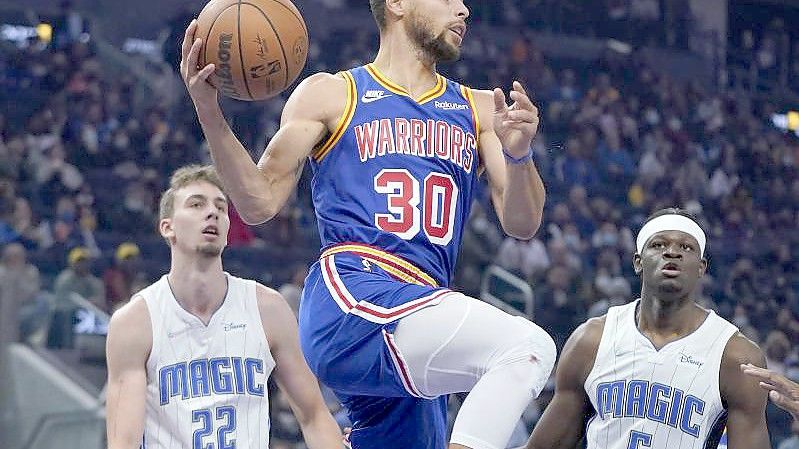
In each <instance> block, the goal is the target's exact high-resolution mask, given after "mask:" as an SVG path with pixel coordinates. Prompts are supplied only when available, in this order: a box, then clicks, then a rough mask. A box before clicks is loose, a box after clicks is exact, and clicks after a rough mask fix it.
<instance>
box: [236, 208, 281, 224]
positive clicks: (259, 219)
mask: <svg viewBox="0 0 799 449" xmlns="http://www.w3.org/2000/svg"><path fill="white" fill-rule="evenodd" d="M238 212H239V216H240V217H241V220H242V221H243V222H244V223H245V224H248V225H250V226H256V225H259V224H262V223H266V222H267V221H269V220H271V219H273V218H275V215H277V210H275V209H274V208H272V207H268V206H258V207H247V208H242V209H241V210H239V211H238Z"/></svg>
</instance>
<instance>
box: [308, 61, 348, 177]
mask: <svg viewBox="0 0 799 449" xmlns="http://www.w3.org/2000/svg"><path fill="white" fill-rule="evenodd" d="M339 75H340V76H341V77H342V78H344V80H345V81H346V82H347V103H346V105H345V106H344V113H343V114H341V118H339V120H338V124H337V125H336V129H335V131H333V133H332V134H330V137H329V138H328V139H327V141H326V142H325V143H324V144H323V145H322V146H321V147H319V149H318V150H316V152H315V153H314V154H313V155H312V157H313V159H314V160H315V161H316V162H320V161H321V160H322V159H324V157H325V156H327V154H328V153H329V152H330V150H331V149H332V148H333V147H334V146H335V145H336V143H338V141H339V140H340V139H341V136H343V135H344V132H345V131H346V130H347V127H348V126H349V125H350V122H351V121H352V117H353V115H355V106H356V104H357V97H358V95H357V93H356V90H355V79H353V77H352V74H351V73H350V72H339Z"/></svg>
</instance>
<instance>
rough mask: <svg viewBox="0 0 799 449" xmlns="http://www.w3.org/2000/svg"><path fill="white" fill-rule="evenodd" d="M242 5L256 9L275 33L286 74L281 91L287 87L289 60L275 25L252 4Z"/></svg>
mask: <svg viewBox="0 0 799 449" xmlns="http://www.w3.org/2000/svg"><path fill="white" fill-rule="evenodd" d="M239 1H241V0H239ZM244 4H245V5H250V6H252V7H253V8H255V9H257V10H258V12H260V13H261V15H262V16H264V19H266V21H267V22H269V26H270V27H272V31H273V32H274V33H275V38H276V39H277V44H278V45H279V46H280V53H282V54H283V66H284V67H285V72H286V79H285V81H283V89H285V88H286V87H288V85H289V64H288V62H289V60H288V58H287V57H286V49H285V48H283V41H282V40H281V39H280V33H278V32H277V28H275V24H273V23H272V20H271V19H270V18H269V17H268V16H267V15H266V13H265V12H264V11H263V10H262V9H261V8H260V7H258V6H257V5H254V4H252V3H249V2H246V3H244ZM242 62H244V61H242ZM242 67H243V65H242Z"/></svg>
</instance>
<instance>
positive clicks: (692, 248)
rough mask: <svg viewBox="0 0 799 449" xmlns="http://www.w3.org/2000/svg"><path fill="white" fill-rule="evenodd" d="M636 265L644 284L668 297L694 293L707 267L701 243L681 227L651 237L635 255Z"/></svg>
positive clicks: (634, 262) (634, 263) (634, 261)
mask: <svg viewBox="0 0 799 449" xmlns="http://www.w3.org/2000/svg"><path fill="white" fill-rule="evenodd" d="M633 265H634V267H635V271H636V273H638V274H642V276H643V284H644V288H646V289H649V290H650V291H651V292H654V293H657V294H661V295H664V297H669V296H672V297H683V296H686V295H688V294H690V293H692V292H693V291H694V288H695V287H696V284H697V282H699V279H700V278H701V277H702V276H704V274H705V269H706V268H707V262H706V261H705V260H704V259H703V258H702V255H701V254H700V249H699V243H698V242H697V241H696V239H695V238H694V237H693V236H691V235H690V234H688V233H685V232H681V231H663V232H658V233H657V234H655V235H653V236H652V237H650V239H649V240H648V241H647V242H646V244H645V245H644V248H643V250H642V251H641V254H636V255H635V259H634V260H633Z"/></svg>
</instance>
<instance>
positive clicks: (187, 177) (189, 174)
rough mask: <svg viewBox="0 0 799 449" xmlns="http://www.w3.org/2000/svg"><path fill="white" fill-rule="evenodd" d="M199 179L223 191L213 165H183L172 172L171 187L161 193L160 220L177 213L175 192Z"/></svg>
mask: <svg viewBox="0 0 799 449" xmlns="http://www.w3.org/2000/svg"><path fill="white" fill-rule="evenodd" d="M197 181H205V182H207V183H209V184H213V185H215V186H216V187H219V190H221V191H222V192H223V193H224V192H225V189H224V187H222V180H221V179H219V175H218V174H217V173H216V170H215V169H214V166H213V165H187V166H185V167H181V168H179V169H177V170H176V171H175V173H173V174H172V177H171V178H170V179H169V188H168V189H167V190H166V192H164V194H163V195H161V202H160V203H159V205H158V220H159V221H160V220H163V219H164V218H172V214H174V213H175V192H177V191H178V190H180V189H182V188H184V187H186V186H187V185H189V184H192V183H195V182H197Z"/></svg>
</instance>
